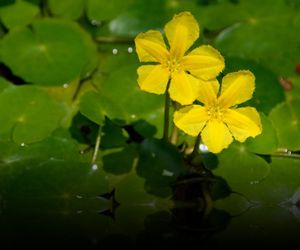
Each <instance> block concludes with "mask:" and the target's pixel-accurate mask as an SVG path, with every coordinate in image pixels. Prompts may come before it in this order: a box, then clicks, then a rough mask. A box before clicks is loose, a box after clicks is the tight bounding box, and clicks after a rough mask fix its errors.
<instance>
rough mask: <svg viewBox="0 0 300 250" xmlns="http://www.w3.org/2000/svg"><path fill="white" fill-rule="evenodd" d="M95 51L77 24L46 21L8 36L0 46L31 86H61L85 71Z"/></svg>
mask: <svg viewBox="0 0 300 250" xmlns="http://www.w3.org/2000/svg"><path fill="white" fill-rule="evenodd" d="M94 49H95V45H94V43H93V42H92V41H91V38H90V37H89V36H88V35H87V34H86V33H85V32H84V31H83V30H82V29H81V28H80V27H79V26H78V25H77V24H75V23H72V22H69V21H66V20H65V21H64V20H58V19H57V20H56V19H44V20H39V21H35V22H34V23H33V24H32V26H30V27H23V28H20V29H17V30H14V31H12V32H10V33H9V34H8V35H6V36H5V37H4V38H3V39H2V41H1V43H0V56H1V59H2V61H3V62H4V63H5V64H6V65H7V66H8V67H10V68H11V69H12V71H13V72H14V73H15V74H16V75H18V76H20V77H22V78H24V79H25V80H26V81H28V82H33V83H36V84H42V85H62V84H65V83H67V82H68V81H71V80H73V79H74V78H76V77H78V76H80V75H81V74H82V73H83V71H84V70H86V67H87V65H88V64H90V60H91V58H90V56H91V51H93V50H94ZM16 55H17V56H16Z"/></svg>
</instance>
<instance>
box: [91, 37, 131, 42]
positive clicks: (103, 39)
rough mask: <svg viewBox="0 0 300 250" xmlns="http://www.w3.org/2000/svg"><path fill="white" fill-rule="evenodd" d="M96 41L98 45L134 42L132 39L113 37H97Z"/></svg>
mask: <svg viewBox="0 0 300 250" xmlns="http://www.w3.org/2000/svg"><path fill="white" fill-rule="evenodd" d="M94 40H95V41H96V42H98V43H122V44H132V43H133V42H134V40H133V39H132V38H122V37H113V36H97V37H95V38H94Z"/></svg>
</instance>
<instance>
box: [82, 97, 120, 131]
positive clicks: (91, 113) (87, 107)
mask: <svg viewBox="0 0 300 250" xmlns="http://www.w3.org/2000/svg"><path fill="white" fill-rule="evenodd" d="M79 110H80V112H81V113H82V114H83V115H84V116H86V117H87V118H89V119H90V120H91V121H93V122H95V123H97V124H99V125H100V126H103V124H104V121H105V117H106V116H107V117H108V118H110V119H111V120H113V119H117V118H118V119H119V120H122V118H124V117H125V115H124V114H123V113H124V110H123V109H122V107H121V106H120V105H119V104H118V103H116V102H115V101H114V100H112V99H111V98H109V97H106V96H104V95H101V94H98V93H97V92H95V91H90V92H88V93H86V94H85V95H84V96H82V97H81V99H80V106H79Z"/></svg>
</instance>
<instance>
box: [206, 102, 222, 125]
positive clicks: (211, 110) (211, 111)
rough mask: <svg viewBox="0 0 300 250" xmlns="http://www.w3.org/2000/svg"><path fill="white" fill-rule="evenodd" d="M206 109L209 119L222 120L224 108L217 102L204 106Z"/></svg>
mask: <svg viewBox="0 0 300 250" xmlns="http://www.w3.org/2000/svg"><path fill="white" fill-rule="evenodd" d="M206 111H207V114H208V115H209V117H210V119H217V120H219V121H222V120H223V115H224V113H225V110H224V109H223V108H221V107H220V106H219V105H218V104H217V103H216V104H214V105H211V106H209V107H206Z"/></svg>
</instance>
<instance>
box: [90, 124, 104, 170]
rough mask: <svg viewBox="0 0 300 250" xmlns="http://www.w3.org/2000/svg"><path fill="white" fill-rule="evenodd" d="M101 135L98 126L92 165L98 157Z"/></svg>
mask: <svg viewBox="0 0 300 250" xmlns="http://www.w3.org/2000/svg"><path fill="white" fill-rule="evenodd" d="M101 134H102V127H101V126H99V129H98V134H97V138H96V144H95V148H94V153H93V158H92V164H94V163H95V162H96V159H97V156H98V152H99V147H100V142H101Z"/></svg>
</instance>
